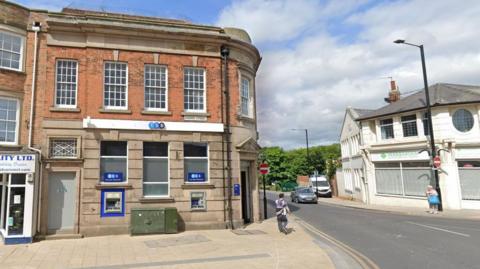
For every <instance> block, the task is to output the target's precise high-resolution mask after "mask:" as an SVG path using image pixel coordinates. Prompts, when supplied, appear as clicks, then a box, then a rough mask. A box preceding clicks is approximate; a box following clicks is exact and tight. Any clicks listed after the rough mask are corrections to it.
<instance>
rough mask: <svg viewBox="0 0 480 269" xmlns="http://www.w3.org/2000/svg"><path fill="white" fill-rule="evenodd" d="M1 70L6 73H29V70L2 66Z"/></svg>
mask: <svg viewBox="0 0 480 269" xmlns="http://www.w3.org/2000/svg"><path fill="white" fill-rule="evenodd" d="M24 56H25V55H24ZM0 72H1V73H4V72H5V73H15V74H19V75H24V76H26V75H27V72H25V70H15V69H9V68H4V67H0Z"/></svg>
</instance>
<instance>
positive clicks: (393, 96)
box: [384, 80, 400, 103]
mask: <svg viewBox="0 0 480 269" xmlns="http://www.w3.org/2000/svg"><path fill="white" fill-rule="evenodd" d="M384 100H385V102H387V103H394V102H396V101H398V100H400V91H399V90H398V87H397V85H396V83H395V80H391V81H390V92H389V93H388V97H387V98H385V99H384Z"/></svg>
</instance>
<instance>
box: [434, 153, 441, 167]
mask: <svg viewBox="0 0 480 269" xmlns="http://www.w3.org/2000/svg"><path fill="white" fill-rule="evenodd" d="M441 164H442V162H441V161H440V156H435V158H433V166H434V167H435V168H439V167H440V165H441Z"/></svg>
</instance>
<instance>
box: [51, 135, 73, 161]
mask: <svg viewBox="0 0 480 269" xmlns="http://www.w3.org/2000/svg"><path fill="white" fill-rule="evenodd" d="M50 157H51V158H75V157H77V139H75V138H65V139H63V138H55V139H50Z"/></svg>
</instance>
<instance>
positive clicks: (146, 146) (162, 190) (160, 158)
mask: <svg viewBox="0 0 480 269" xmlns="http://www.w3.org/2000/svg"><path fill="white" fill-rule="evenodd" d="M168 195H169V176H168V143H165V142H144V143H143V196H168Z"/></svg>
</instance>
